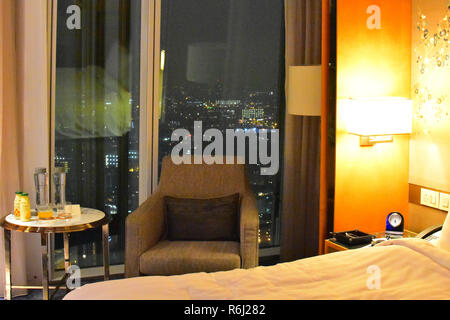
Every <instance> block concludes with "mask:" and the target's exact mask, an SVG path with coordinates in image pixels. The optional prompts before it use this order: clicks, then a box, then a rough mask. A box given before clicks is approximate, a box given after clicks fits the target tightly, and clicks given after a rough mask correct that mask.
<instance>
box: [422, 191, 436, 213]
mask: <svg viewBox="0 0 450 320" xmlns="http://www.w3.org/2000/svg"><path fill="white" fill-rule="evenodd" d="M420 204H422V205H424V206H428V207H432V208H436V209H439V192H437V191H432V190H428V189H424V188H422V189H421V192H420Z"/></svg>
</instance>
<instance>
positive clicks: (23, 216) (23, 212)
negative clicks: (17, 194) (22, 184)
mask: <svg viewBox="0 0 450 320" xmlns="http://www.w3.org/2000/svg"><path fill="white" fill-rule="evenodd" d="M30 220H31V207H30V199H29V198H28V193H22V199H21V201H20V221H22V222H27V221H30Z"/></svg>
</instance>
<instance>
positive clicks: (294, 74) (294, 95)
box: [287, 65, 322, 116]
mask: <svg viewBox="0 0 450 320" xmlns="http://www.w3.org/2000/svg"><path fill="white" fill-rule="evenodd" d="M287 100H288V101H287V107H288V113H289V114H292V115H298V116H321V115H322V66H320V65H318V66H292V67H289V76H288V96H287Z"/></svg>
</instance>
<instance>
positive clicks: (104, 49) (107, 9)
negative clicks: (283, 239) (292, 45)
mask: <svg viewBox="0 0 450 320" xmlns="http://www.w3.org/2000/svg"><path fill="white" fill-rule="evenodd" d="M54 2H55V3H56V4H57V10H56V12H55V14H56V19H55V20H56V26H55V28H54V30H55V31H56V37H55V41H54V52H55V55H54V57H53V61H54V64H55V72H54V76H55V81H54V87H53V90H54V96H55V100H54V107H53V109H52V119H53V123H52V127H53V140H52V141H53V145H52V149H53V159H54V165H55V166H58V167H60V166H62V167H65V168H66V171H67V195H66V198H67V201H69V202H71V203H74V204H81V205H82V206H84V207H91V208H96V209H100V210H102V211H104V212H106V213H108V214H110V215H111V216H112V219H113V220H112V223H111V225H110V233H111V237H110V248H111V254H110V258H111V264H112V265H118V264H122V263H123V262H124V244H125V234H124V227H125V219H126V217H127V215H128V214H130V213H131V212H132V211H133V210H134V209H136V208H137V207H138V205H139V200H143V199H145V197H146V196H148V194H149V193H150V192H151V190H150V189H148V190H139V186H140V185H141V186H142V185H143V184H144V185H145V184H146V183H147V182H143V181H142V177H143V176H142V173H143V171H146V172H147V171H148V172H150V171H151V170H152V169H151V168H154V166H153V163H152V161H151V159H156V161H159V162H160V161H161V159H162V158H163V157H164V156H166V155H168V154H170V152H171V149H172V147H173V146H174V144H175V142H173V141H171V139H170V137H171V134H172V132H173V131H174V130H176V129H179V128H185V129H188V130H192V129H193V125H194V121H197V120H198V121H202V123H203V129H204V130H206V129H208V128H216V129H219V130H221V131H225V130H226V129H242V130H255V131H256V132H257V131H258V130H260V129H278V130H280V131H281V134H280V136H281V137H280V141H282V129H283V118H284V116H283V114H282V110H283V107H282V105H283V102H284V74H283V73H284V43H283V42H284V27H283V22H284V19H283V17H284V11H283V1H281V0H258V1H252V0H161V2H160V4H161V11H160V12H159V11H158V12H156V13H155V14H151V13H150V12H149V14H148V20H149V21H145V19H144V21H142V17H144V16H146V15H145V14H143V13H144V12H143V11H145V10H148V7H149V4H155V3H156V2H154V0H148V1H147V0H55V1H54ZM157 2H159V0H158V1H157ZM150 7H152V8H155V6H150ZM156 8H159V6H156ZM159 15H160V18H161V19H159ZM155 16H157V18H158V19H155ZM146 19H147V18H146ZM155 21H161V25H160V26H159V25H158V28H157V29H158V30H159V29H160V34H159V33H158V32H156V34H157V35H160V38H158V39H156V38H155V37H154V35H153V34H148V35H147V36H146V37H141V34H142V35H143V32H142V31H143V30H144V29H142V25H144V27H145V29H146V32H147V30H148V29H149V28H148V26H145V23H147V22H148V24H149V25H151V24H153V23H155ZM159 27H160V28H159ZM142 39H147V40H146V41H147V42H149V43H141V41H142ZM158 40H160V43H159V45H158V46H156V47H158V52H156V50H155V49H154V47H153V46H151V45H150V42H152V43H153V42H155V43H156V42H158ZM159 47H160V48H161V51H159ZM142 49H144V50H142ZM147 50H149V52H147ZM143 52H145V54H142V53H143ZM153 54H157V55H158V56H159V55H161V60H162V61H161V65H158V66H152V67H151V68H147V66H142V65H141V61H142V60H141V58H142V57H143V56H144V55H148V57H147V58H148V59H149V60H148V63H150V64H151V63H152V62H151V61H153V59H152V58H151V56H152V55H153ZM149 70H152V71H149ZM156 70H160V72H158V73H157V74H156V72H155V71H156ZM147 73H148V74H147ZM155 74H156V76H155ZM152 77H155V79H158V80H159V81H155V82H154V83H153V86H154V87H153V88H148V87H147V84H145V83H144V84H143V83H141V81H140V79H147V80H148V81H149V82H151V81H150V79H151V78H152ZM159 86H160V89H161V90H160V101H154V100H152V98H151V96H152V94H153V92H154V90H158V89H157V88H156V87H159ZM141 88H143V90H141ZM146 90H149V92H146ZM150 91H151V92H150ZM146 94H147V95H148V96H146ZM142 96H146V97H147V98H146V99H147V100H146V101H140V97H142ZM153 106H159V108H153ZM143 110H145V112H143ZM143 115H145V119H144V118H143ZM155 115H157V116H159V123H154V126H152V127H149V128H146V129H145V130H143V129H142V128H140V127H142V124H143V123H146V126H147V123H150V122H151V120H149V119H152V118H153V117H154V116H155ZM146 130H149V131H147V132H153V130H156V131H157V132H158V134H157V135H153V133H150V134H148V133H147V134H144V135H143V132H146ZM152 136H158V137H159V138H158V141H154V143H157V144H158V146H157V148H152V147H151V146H150V144H151V141H150V140H152V139H151V137H152ZM270 137H271V136H269V138H268V139H269V140H270ZM144 145H145V148H149V150H154V151H157V152H154V154H153V155H152V154H151V152H148V151H146V154H145V156H144V155H143V154H142V152H140V150H142V149H143V146H144ZM281 146H282V143H281ZM156 153H157V157H156ZM279 154H280V156H281V155H282V151H281V150H280V152H279ZM143 159H144V160H145V168H143V167H140V166H139V164H140V163H141V164H142V163H143ZM156 161H155V163H156ZM282 162H283V161H282V159H280V160H279V163H280V164H281V163H282ZM248 168H249V176H250V180H251V186H252V189H253V190H254V192H255V195H256V197H257V200H258V206H259V209H260V218H261V224H260V226H261V228H260V229H261V230H260V244H261V247H272V246H277V245H279V234H280V211H279V208H280V186H281V171H282V170H281V168H280V170H279V171H278V173H276V174H274V175H261V171H260V169H261V165H260V164H256V165H249V166H248ZM140 177H141V178H140ZM144 177H146V178H145V179H148V180H150V179H152V178H151V176H150V175H144ZM140 180H141V181H140ZM70 244H71V249H70V256H71V262H72V263H74V264H77V265H78V266H80V267H82V268H85V267H95V266H99V265H101V264H102V256H101V253H102V246H101V234H100V232H99V230H94V231H87V232H83V233H75V234H72V235H71V238H70ZM55 248H56V251H55V252H56V255H55V265H56V268H58V269H62V268H63V265H64V264H63V254H62V250H61V249H62V239H60V238H59V237H56V241H55Z"/></svg>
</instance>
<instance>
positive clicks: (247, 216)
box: [125, 157, 259, 278]
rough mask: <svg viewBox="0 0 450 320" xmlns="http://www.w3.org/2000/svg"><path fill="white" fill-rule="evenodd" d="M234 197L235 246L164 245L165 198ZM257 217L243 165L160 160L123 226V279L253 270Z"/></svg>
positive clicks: (202, 243) (211, 243)
mask: <svg viewBox="0 0 450 320" xmlns="http://www.w3.org/2000/svg"><path fill="white" fill-rule="evenodd" d="M236 193H239V194H240V204H239V208H240V213H239V217H238V220H239V221H238V222H239V226H238V232H237V233H239V234H238V238H239V239H238V241H169V240H167V238H166V236H167V228H166V223H167V222H166V220H167V219H166V218H165V200H164V197H165V196H169V197H175V198H184V199H189V198H190V199H210V198H219V197H223V196H228V195H231V194H236ZM258 230H259V215H258V209H257V206H256V199H255V197H254V195H253V193H252V191H251V190H250V187H249V182H248V178H247V174H246V169H245V165H237V164H234V165H226V164H223V165H219V164H213V165H207V164H201V165H196V164H190V165H189V164H181V165H175V164H174V163H173V162H172V160H171V158H170V157H166V158H165V159H164V160H163V164H162V172H161V178H160V183H159V186H158V188H157V190H156V191H155V192H154V194H153V195H152V196H150V198H149V199H148V200H147V201H145V202H144V203H143V204H142V205H141V206H140V207H139V208H138V209H137V210H136V211H135V212H133V213H132V214H130V215H129V216H128V217H127V220H126V231H125V233H126V235H125V237H126V244H125V276H126V277H128V278H129V277H137V276H141V275H178V274H185V273H195V272H216V271H226V270H232V269H236V268H245V269H248V268H253V267H256V266H258Z"/></svg>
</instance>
